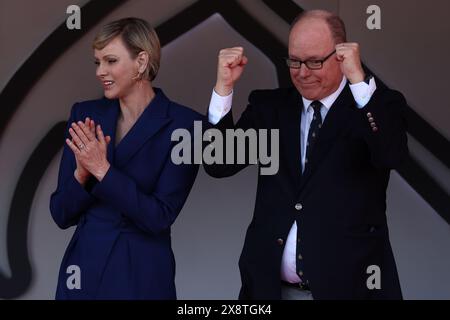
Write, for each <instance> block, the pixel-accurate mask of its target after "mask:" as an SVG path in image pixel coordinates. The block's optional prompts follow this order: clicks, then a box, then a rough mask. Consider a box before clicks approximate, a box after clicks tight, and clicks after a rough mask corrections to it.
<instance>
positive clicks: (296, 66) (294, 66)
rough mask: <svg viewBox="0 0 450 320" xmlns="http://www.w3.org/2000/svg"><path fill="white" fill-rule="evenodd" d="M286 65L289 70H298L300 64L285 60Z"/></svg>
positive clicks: (295, 61)
mask: <svg viewBox="0 0 450 320" xmlns="http://www.w3.org/2000/svg"><path fill="white" fill-rule="evenodd" d="M286 64H287V66H288V67H289V68H294V69H298V68H300V64H301V62H300V61H297V60H292V59H286Z"/></svg>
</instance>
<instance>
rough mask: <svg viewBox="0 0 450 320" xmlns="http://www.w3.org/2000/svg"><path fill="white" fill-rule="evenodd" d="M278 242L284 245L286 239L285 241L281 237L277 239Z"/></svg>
mask: <svg viewBox="0 0 450 320" xmlns="http://www.w3.org/2000/svg"><path fill="white" fill-rule="evenodd" d="M277 243H278V244H279V245H280V246H282V245H283V244H284V241H283V239H281V238H279V239H277Z"/></svg>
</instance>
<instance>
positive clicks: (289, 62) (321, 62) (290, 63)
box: [285, 50, 336, 70]
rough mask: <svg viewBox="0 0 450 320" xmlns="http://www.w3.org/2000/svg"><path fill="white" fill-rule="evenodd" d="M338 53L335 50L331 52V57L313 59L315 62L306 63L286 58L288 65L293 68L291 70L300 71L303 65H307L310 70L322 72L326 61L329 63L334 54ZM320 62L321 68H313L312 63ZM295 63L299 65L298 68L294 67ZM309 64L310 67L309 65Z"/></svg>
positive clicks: (307, 61)
mask: <svg viewBox="0 0 450 320" xmlns="http://www.w3.org/2000/svg"><path fill="white" fill-rule="evenodd" d="M335 53H336V50H333V52H331V53H330V54H329V55H327V56H326V57H325V58H323V59H313V60H306V61H302V60H298V59H291V58H285V59H286V65H287V66H288V67H289V68H291V69H300V68H301V67H302V64H305V66H306V67H307V68H308V69H309V70H320V69H322V68H323V63H324V62H325V61H327V60H328V59H329V58H330V57H331V56H332V55H333V54H335ZM317 62H320V66H319V67H311V63H317ZM293 63H294V64H295V63H299V64H298V66H295V67H294V66H293V65H292V64H293ZM308 63H309V64H310V65H308Z"/></svg>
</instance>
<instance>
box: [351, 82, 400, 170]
mask: <svg viewBox="0 0 450 320" xmlns="http://www.w3.org/2000/svg"><path fill="white" fill-rule="evenodd" d="M406 107H407V104H406V101H405V98H404V97H403V95H402V94H401V93H399V92H397V91H393V90H389V89H387V88H386V89H381V90H376V91H375V93H374V95H373V96H372V98H371V100H370V101H369V103H368V104H367V105H366V106H365V107H364V108H362V109H361V110H360V111H359V112H360V115H359V117H360V119H361V123H362V126H361V130H362V136H363V139H364V140H365V141H366V143H367V145H368V148H369V152H370V158H371V162H372V164H373V165H374V166H375V167H376V168H378V169H396V168H398V167H399V165H400V164H401V163H402V162H403V160H404V159H405V158H406V156H407V155H408V145H407V136H406V127H407V124H406V119H405V109H406Z"/></svg>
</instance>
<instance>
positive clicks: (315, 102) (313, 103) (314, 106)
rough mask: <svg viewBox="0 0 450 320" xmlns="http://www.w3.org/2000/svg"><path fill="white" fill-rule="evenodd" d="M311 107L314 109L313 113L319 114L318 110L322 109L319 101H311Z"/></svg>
mask: <svg viewBox="0 0 450 320" xmlns="http://www.w3.org/2000/svg"><path fill="white" fill-rule="evenodd" d="M311 107H312V108H313V109H314V113H317V112H320V108H322V102H320V101H317V100H316V101H313V102H312V103H311Z"/></svg>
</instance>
